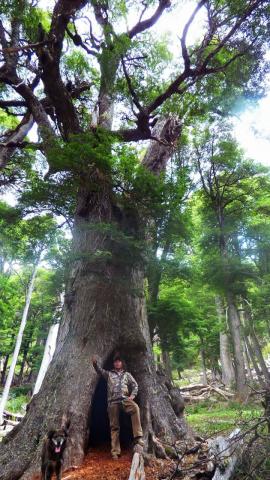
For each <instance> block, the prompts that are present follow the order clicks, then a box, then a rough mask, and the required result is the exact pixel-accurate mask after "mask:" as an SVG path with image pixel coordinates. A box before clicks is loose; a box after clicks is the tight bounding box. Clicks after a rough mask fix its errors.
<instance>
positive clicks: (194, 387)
mask: <svg viewBox="0 0 270 480" xmlns="http://www.w3.org/2000/svg"><path fill="white" fill-rule="evenodd" d="M207 386H208V385H205V383H197V384H196V383H195V384H190V385H186V386H185V387H180V391H181V392H187V391H190V390H198V389H201V388H207Z"/></svg>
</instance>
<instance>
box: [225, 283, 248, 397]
mask: <svg viewBox="0 0 270 480" xmlns="http://www.w3.org/2000/svg"><path fill="white" fill-rule="evenodd" d="M227 302H228V320H229V324H230V332H231V338H232V346H233V356H234V365H235V381H236V393H237V396H238V398H239V399H240V400H245V399H246V397H247V394H248V387H247V382H246V372H245V360H244V353H243V347H242V335H241V322H240V318H239V315H238V311H237V308H236V305H235V300H234V297H233V294H232V293H231V292H228V293H227Z"/></svg>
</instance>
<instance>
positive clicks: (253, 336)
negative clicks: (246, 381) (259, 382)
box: [243, 310, 270, 386]
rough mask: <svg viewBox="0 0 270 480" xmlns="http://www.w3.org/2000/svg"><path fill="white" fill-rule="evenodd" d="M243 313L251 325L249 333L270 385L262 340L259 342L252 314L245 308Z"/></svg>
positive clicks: (261, 367)
mask: <svg viewBox="0 0 270 480" xmlns="http://www.w3.org/2000/svg"><path fill="white" fill-rule="evenodd" d="M243 313H244V316H245V318H246V323H247V324H248V326H249V335H250V338H251V341H252V346H253V350H254V352H255V355H256V357H257V360H258V363H259V365H260V369H261V371H262V374H263V376H264V379H265V383H266V384H267V385H269V386H270V372H269V370H268V368H267V365H266V363H265V360H264V358H263V354H262V349H261V346H260V342H259V340H258V337H257V335H256V332H255V328H254V324H253V321H252V318H251V315H250V313H249V312H247V311H246V310H244V312H243Z"/></svg>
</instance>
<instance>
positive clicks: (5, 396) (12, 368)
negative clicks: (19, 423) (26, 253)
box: [0, 257, 40, 425]
mask: <svg viewBox="0 0 270 480" xmlns="http://www.w3.org/2000/svg"><path fill="white" fill-rule="evenodd" d="M39 260H40V257H39V258H38V260H37V262H36V263H35V265H34V268H33V272H32V275H31V279H30V283H29V286H28V290H27V295H26V301H25V306H24V310H23V316H22V321H21V324H20V328H19V332H18V336H17V340H16V345H15V350H14V353H13V357H12V362H11V365H10V369H9V372H8V376H7V380H6V383H5V386H4V390H3V393H2V397H1V401H0V425H1V424H2V422H3V413H4V409H5V406H6V403H7V399H8V394H9V390H10V386H11V383H12V379H13V376H14V372H15V367H16V363H17V360H18V355H19V352H20V348H21V344H22V337H23V332H24V329H25V326H26V321H27V316H28V310H29V306H30V302H31V298H32V293H33V289H34V283H35V278H36V274H37V268H38V263H39Z"/></svg>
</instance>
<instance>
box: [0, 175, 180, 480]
mask: <svg viewBox="0 0 270 480" xmlns="http://www.w3.org/2000/svg"><path fill="white" fill-rule="evenodd" d="M93 182H95V186H96V185H98V188H95V189H94V190H92V191H91V186H92V185H93ZM104 226H105V228H104ZM111 226H113V229H112V231H111V230H110V227H111ZM115 229H116V230H117V232H122V234H123V236H121V235H118V236H116V238H114V235H113V231H115ZM139 232H140V227H139V224H138V218H137V217H136V214H135V213H134V212H133V213H132V214H131V212H130V211H128V212H126V211H125V210H124V209H123V208H120V207H119V206H118V205H116V203H115V201H114V198H113V196H112V192H111V187H110V183H109V182H108V181H107V178H105V176H102V175H101V173H100V172H98V171H97V170H95V172H94V173H92V176H91V178H85V179H84V181H82V184H81V187H80V191H79V194H78V201H77V211H76V218H75V226H74V235H73V254H72V259H73V262H72V267H71V269H70V279H69V283H68V286H67V292H66V296H65V304H64V314H63V319H62V323H61V325H60V330H59V336H58V342H57V347H56V351H55V354H54V357H53V360H52V362H51V364H50V367H49V369H48V371H47V373H46V376H45V378H44V381H43V384H42V387H41V389H40V391H39V393H38V394H37V395H34V397H33V399H32V401H31V403H30V405H29V409H28V412H27V414H26V416H25V417H24V419H23V421H22V422H21V423H20V425H19V426H18V427H16V428H15V429H14V430H13V431H12V432H11V434H10V435H8V436H7V437H6V438H5V444H3V445H2V448H1V452H0V465H1V470H0V480H16V479H19V478H22V479H24V480H25V479H29V478H31V475H32V474H33V473H34V472H36V471H37V470H38V466H39V461H40V452H41V448H42V443H43V438H44V435H45V434H46V432H47V431H48V430H49V429H50V428H51V427H52V426H53V427H59V426H60V424H61V423H62V418H63V416H66V417H68V418H69V420H70V429H69V436H70V441H69V443H68V446H67V449H66V461H65V466H66V467H68V466H71V465H74V464H79V463H81V462H82V461H83V458H84V455H85V452H86V450H87V448H88V439H89V433H90V431H91V425H90V418H91V405H92V401H93V395H94V392H95V388H96V386H97V382H98V377H97V375H96V373H95V371H94V369H93V367H92V365H91V362H90V359H91V357H92V355H94V354H97V353H98V355H99V361H100V364H101V365H105V366H106V367H108V366H109V363H110V359H111V357H112V354H113V352H114V351H115V350H120V351H121V352H122V354H123V356H124V357H125V359H126V363H127V368H128V370H129V371H130V372H131V373H132V374H133V375H134V377H135V378H136V380H137V381H138V384H139V396H138V402H139V404H140V407H141V418H142V425H143V430H144V440H145V449H146V450H148V451H150V452H155V453H157V452H158V453H159V454H160V455H165V450H164V449H163V448H162V445H161V444H160V443H159V442H157V441H156V437H158V438H160V439H163V440H165V441H167V442H169V443H174V442H175V441H176V440H177V439H180V438H182V437H184V436H185V435H186V434H187V427H186V423H185V421H184V419H183V418H177V417H176V415H175V413H174V410H173V408H172V404H171V400H170V396H169V393H168V391H166V389H164V388H163V387H162V385H161V384H160V383H159V381H158V378H157V375H156V372H155V366H154V359H153V354H152V348H151V340H150V335H149V328H148V322H147V316H146V307H145V299H144V269H143V259H141V256H140V253H138V255H136V254H135V253H134V249H133V248H132V247H130V245H129V242H125V240H124V238H125V235H128V237H129V238H130V236H133V238H135V239H136V240H138V236H139V235H140V233H139Z"/></svg>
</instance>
